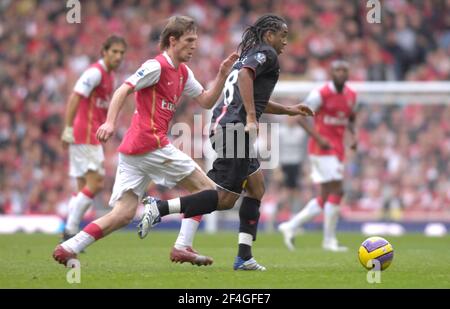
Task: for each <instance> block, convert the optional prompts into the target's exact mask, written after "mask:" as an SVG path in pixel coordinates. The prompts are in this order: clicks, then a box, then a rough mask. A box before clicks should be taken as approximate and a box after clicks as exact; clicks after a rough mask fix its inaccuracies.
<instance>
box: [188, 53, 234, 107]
mask: <svg viewBox="0 0 450 309" xmlns="http://www.w3.org/2000/svg"><path fill="white" fill-rule="evenodd" d="M238 58H239V55H238V54H237V53H232V54H231V55H229V56H228V57H227V58H226V59H225V60H224V61H223V62H222V64H221V65H220V69H219V73H217V76H216V78H215V79H214V81H213V82H212V84H211V87H210V88H209V89H208V90H206V91H203V93H202V94H201V95H199V96H198V97H196V98H195V100H196V101H197V103H198V104H199V105H200V106H201V107H203V108H206V109H210V108H212V107H213V106H214V104H216V102H217V100H218V99H219V97H220V94H221V93H222V89H223V87H224V85H225V81H226V79H227V77H228V74H229V73H230V70H231V68H232V66H233V64H234V63H235V62H236V60H238Z"/></svg>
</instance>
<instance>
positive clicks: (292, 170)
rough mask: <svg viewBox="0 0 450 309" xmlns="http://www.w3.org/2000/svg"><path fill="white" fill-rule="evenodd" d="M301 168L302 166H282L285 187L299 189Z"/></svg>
mask: <svg viewBox="0 0 450 309" xmlns="http://www.w3.org/2000/svg"><path fill="white" fill-rule="evenodd" d="M300 168H301V165H300V164H285V165H282V166H281V169H282V171H283V174H284V185H285V186H286V187H288V188H291V189H295V188H297V186H298V176H299V173H300Z"/></svg>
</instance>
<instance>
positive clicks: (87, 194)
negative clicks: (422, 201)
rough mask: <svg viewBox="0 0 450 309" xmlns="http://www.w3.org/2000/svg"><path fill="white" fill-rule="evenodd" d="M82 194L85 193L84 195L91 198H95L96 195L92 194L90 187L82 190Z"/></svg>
mask: <svg viewBox="0 0 450 309" xmlns="http://www.w3.org/2000/svg"><path fill="white" fill-rule="evenodd" d="M81 193H83V194H84V195H86V196H87V197H89V198H91V199H92V198H94V193H92V192H91V190H89V188H88V187H84V188H83V189H82V190H81Z"/></svg>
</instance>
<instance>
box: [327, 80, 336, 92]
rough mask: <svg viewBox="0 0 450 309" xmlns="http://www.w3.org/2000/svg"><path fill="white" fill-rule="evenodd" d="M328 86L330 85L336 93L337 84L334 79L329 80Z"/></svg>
mask: <svg viewBox="0 0 450 309" xmlns="http://www.w3.org/2000/svg"><path fill="white" fill-rule="evenodd" d="M328 87H330V89H331V91H333V92H334V93H336V92H337V90H336V86H335V85H334V83H333V81H332V80H330V81H329V82H328Z"/></svg>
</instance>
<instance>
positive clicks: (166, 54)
mask: <svg viewBox="0 0 450 309" xmlns="http://www.w3.org/2000/svg"><path fill="white" fill-rule="evenodd" d="M163 56H164V57H165V58H166V59H167V62H168V63H169V64H170V65H171V66H172V68H175V66H174V65H173V62H172V59H171V58H170V57H169V54H168V53H167V51H164V52H163Z"/></svg>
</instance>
